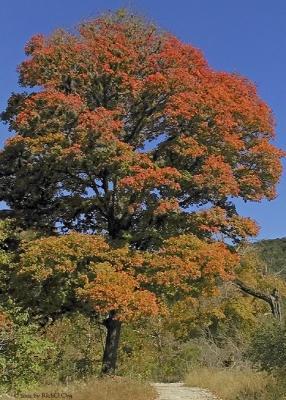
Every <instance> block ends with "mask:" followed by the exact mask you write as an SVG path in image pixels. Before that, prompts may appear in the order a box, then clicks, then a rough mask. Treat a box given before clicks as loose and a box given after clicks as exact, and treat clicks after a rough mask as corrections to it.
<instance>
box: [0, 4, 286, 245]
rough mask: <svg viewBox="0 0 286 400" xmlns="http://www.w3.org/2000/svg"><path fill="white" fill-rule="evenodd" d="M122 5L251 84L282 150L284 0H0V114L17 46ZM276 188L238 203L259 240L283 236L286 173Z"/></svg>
mask: <svg viewBox="0 0 286 400" xmlns="http://www.w3.org/2000/svg"><path fill="white" fill-rule="evenodd" d="M120 7H129V8H131V9H132V10H135V11H137V12H139V13H140V14H143V15H145V16H146V17H148V18H149V19H151V20H152V21H154V22H156V23H157V24H159V25H160V26H161V27H162V28H164V29H166V30H169V31H171V32H172V33H174V34H176V35H177V36H178V37H180V38H181V39H182V40H183V41H185V42H189V43H191V44H193V45H195V46H197V47H199V48H200V49H201V50H202V51H203V52H204V54H205V56H206V58H207V59H208V61H209V63H210V65H211V66H212V67H214V68H216V69H219V70H225V71H234V72H239V73H241V74H243V75H245V76H247V77H248V78H250V79H251V80H253V81H254V82H255V83H256V85H257V86H258V90H259V93H260V95H261V96H262V98H263V99H264V100H266V101H267V102H268V104H270V106H271V107H272V109H273V111H274V115H275V118H276V122H277V140H276V144H277V145H278V146H280V147H282V148H283V149H286V82H285V76H286V1H285V0H275V1H270V0H239V1H238V0H153V1H152V0H2V1H1V5H0V38H1V42H0V43H1V62H0V94H1V95H0V109H1V110H2V109H4V108H5V104H6V101H7V99H8V97H9V95H10V93H11V92H12V91H17V74H16V66H17V65H18V64H19V63H20V62H21V61H22V60H23V58H24V53H23V47H24V44H25V43H26V41H27V40H28V39H29V37H30V36H32V35H33V34H35V33H39V32H42V33H44V34H48V33H50V32H51V31H53V30H54V29H55V28H57V27H64V28H70V27H72V26H74V25H75V24H76V23H77V22H79V21H80V20H82V19H88V18H92V17H93V16H96V15H97V14H98V13H101V12H103V11H106V10H108V9H117V8H120ZM0 129H1V130H0V135H1V145H2V143H3V140H5V139H6V138H7V136H8V135H9V133H8V132H7V129H6V127H5V126H0ZM284 165H285V167H286V164H285V163H284ZM285 169H286V168H285ZM278 189H279V190H278V191H279V195H278V197H277V199H275V200H274V201H271V202H262V203H249V204H244V203H242V202H238V209H239V211H240V213H241V214H243V215H248V216H251V217H252V218H254V219H256V221H257V222H258V223H259V225H260V226H261V233H260V236H259V238H276V237H282V236H284V237H285V236H286V222H285V221H286V218H285V214H286V173H284V175H283V178H282V180H281V183H280V185H279V188H278Z"/></svg>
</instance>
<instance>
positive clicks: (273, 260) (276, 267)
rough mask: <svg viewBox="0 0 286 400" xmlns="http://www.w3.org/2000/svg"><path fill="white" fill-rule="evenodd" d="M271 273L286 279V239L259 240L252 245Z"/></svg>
mask: <svg viewBox="0 0 286 400" xmlns="http://www.w3.org/2000/svg"><path fill="white" fill-rule="evenodd" d="M253 246H254V247H255V248H256V249H257V250H258V252H259V255H260V257H261V259H262V260H263V261H264V262H265V263H266V265H267V266H268V268H269V270H270V271H271V272H274V273H275V272H276V273H277V272H280V275H281V276H284V277H285V278H286V238H281V239H269V240H260V241H259V242H256V243H254V244H253Z"/></svg>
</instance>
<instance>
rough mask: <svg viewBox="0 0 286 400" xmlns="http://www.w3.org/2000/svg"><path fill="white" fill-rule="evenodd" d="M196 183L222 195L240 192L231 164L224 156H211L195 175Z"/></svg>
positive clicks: (234, 194)
mask: <svg viewBox="0 0 286 400" xmlns="http://www.w3.org/2000/svg"><path fill="white" fill-rule="evenodd" d="M194 181H195V183H196V184H198V185H200V186H203V187H205V188H207V189H208V190H210V191H214V190H215V192H216V193H219V194H220V195H222V196H228V195H233V196H236V195H238V193H239V188H238V185H237V182H236V180H235V177H234V175H233V171H232V169H231V166H230V165H229V164H228V163H226V162H225V161H224V158H223V157H222V156H214V155H213V156H210V157H209V158H208V159H207V160H206V161H205V163H204V165H203V167H202V170H201V173H200V174H198V175H196V176H195V177H194Z"/></svg>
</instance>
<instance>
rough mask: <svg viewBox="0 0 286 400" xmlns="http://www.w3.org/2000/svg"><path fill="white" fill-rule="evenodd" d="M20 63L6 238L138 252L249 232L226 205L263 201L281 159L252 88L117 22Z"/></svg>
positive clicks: (267, 114)
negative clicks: (36, 236) (34, 232)
mask: <svg viewBox="0 0 286 400" xmlns="http://www.w3.org/2000/svg"><path fill="white" fill-rule="evenodd" d="M26 54H27V56H28V59H27V60H26V61H24V62H23V63H22V64H21V65H20V66H19V76H20V78H19V79H20V83H21V85H22V86H23V87H28V88H30V87H32V88H34V91H33V90H29V91H27V92H23V93H20V94H13V95H12V96H11V98H10V100H9V103H8V107H7V109H6V111H5V112H4V113H3V115H2V118H3V120H4V121H6V122H7V123H8V124H9V128H10V130H11V131H13V132H15V134H14V135H13V136H12V137H11V138H10V139H9V140H8V141H7V142H6V145H5V148H4V150H3V151H2V152H1V154H0V166H1V168H0V171H1V172H0V199H1V200H4V201H5V202H6V203H7V205H8V206H9V207H10V209H11V211H12V214H13V215H14V217H15V218H16V219H17V221H18V224H19V225H21V226H22V227H24V228H25V229H27V228H30V227H32V228H36V229H38V230H40V231H42V232H44V233H46V234H47V233H48V234H51V233H52V234H55V230H57V231H58V233H60V232H67V231H70V230H75V231H77V232H81V233H84V234H96V235H103V236H104V237H105V238H106V240H107V241H108V242H109V243H110V244H108V245H109V246H111V247H113V246H116V245H119V246H121V245H123V244H124V243H127V244H128V246H129V248H130V249H137V250H144V251H149V252H152V251H154V250H155V249H157V248H160V246H161V245H162V241H163V240H165V239H168V238H172V237H175V236H178V235H182V234H193V235H195V236H197V237H198V238H201V239H204V240H206V241H211V240H213V239H219V240H222V239H223V238H225V237H226V238H228V239H230V240H232V241H234V242H236V241H239V240H241V239H244V238H246V237H247V236H249V235H255V234H256V233H257V227H256V225H255V223H254V222H253V221H251V220H250V219H249V218H243V217H241V216H239V215H238V213H237V211H236V209H235V205H234V202H233V199H234V198H237V197H240V198H242V199H243V200H245V201H250V200H252V201H260V200H261V199H263V198H267V199H272V198H274V197H275V186H276V184H277V182H278V180H279V177H280V174H281V163H280V158H281V156H282V152H281V151H280V150H279V149H277V148H276V147H275V146H274V145H272V144H271V143H270V141H271V140H272V138H273V136H274V128H273V119H272V115H271V111H270V109H269V107H268V106H267V105H266V104H265V103H264V102H263V101H262V100H261V99H260V98H259V96H258V95H257V93H256V89H255V87H254V85H253V84H252V83H251V82H249V81H247V80H246V79H245V78H243V77H240V76H239V75H236V74H229V73H222V72H216V71H214V70H213V69H212V68H210V67H209V66H208V64H207V62H206V60H205V58H204V57H203V55H202V54H201V52H200V51H199V50H197V49H195V48H194V47H192V46H191V45H188V44H184V43H182V42H181V41H180V40H178V39H177V38H175V37H174V36H172V35H171V34H169V33H165V32H161V31H159V30H158V29H156V27H154V26H153V25H151V24H148V23H145V22H144V21H141V20H140V19H138V18H137V17H135V16H133V15H128V14H126V13H124V12H120V13H117V14H111V15H107V16H104V17H101V18H97V19H94V20H92V21H90V22H86V23H82V24H80V25H79V27H78V30H77V32H75V33H69V32H66V31H64V30H58V31H56V32H55V33H53V34H52V35H51V36H50V37H44V36H42V35H36V36H34V37H33V38H32V39H31V40H30V41H29V43H28V44H27V46H26ZM49 240H51V241H52V240H53V239H49ZM102 240H103V239H102ZM220 249H221V248H220V247H218V248H217V250H218V251H220ZM168 257H169V256H168ZM168 257H167V259H168ZM170 257H172V255H170ZM210 257H213V254H212V253H211V255H210ZM178 258H180V256H178ZM170 259H171V260H172V262H173V261H174V260H173V259H172V258H170ZM165 261H166V260H165ZM153 262H154V261H153ZM196 262H197V265H200V262H199V260H197V261H196ZM59 265H60V264H59ZM195 265H196V263H195ZM174 266H177V267H180V262H179V261H176V262H175V263H174ZM71 268H74V266H73V267H71ZM162 268H163V267H162ZM168 269H169V267H168ZM115 270H116V268H115ZM198 270H200V268H199V269H198ZM113 271H114V269H113V270H112V271H111V270H110V274H111V276H112V274H113ZM146 272H147V271H146ZM161 273H162V277H164V272H163V271H162V272H161ZM176 274H177V271H176V269H174V270H173V275H174V285H173V286H174V290H175V288H176V278H175V277H176ZM185 274H187V271H185ZM147 275H148V272H147ZM44 276H45V274H44ZM117 276H119V275H116V278H115V279H117ZM162 279H163V278H162ZM95 285H96V284H95ZM118 286H120V285H118ZM47 287H49V286H47ZM97 289H98V288H97ZM90 290H91V288H90ZM88 293H89V296H87V297H89V298H90V299H92V297H93V295H94V293H96V290H94V291H91V292H90V291H89V292H88ZM90 293H93V294H92V295H91V294H90ZM109 306H110V305H109ZM110 308H111V309H110V310H109V311H110V313H109V318H110V319H109V322H110V323H111V322H113V321H116V320H117V319H118V318H119V316H117V315H116V313H115V314H114V313H113V312H111V311H112V307H110ZM118 329H119V328H118ZM118 334H119V333H118V332H117V334H116V335H117V336H118ZM116 335H115V336H116Z"/></svg>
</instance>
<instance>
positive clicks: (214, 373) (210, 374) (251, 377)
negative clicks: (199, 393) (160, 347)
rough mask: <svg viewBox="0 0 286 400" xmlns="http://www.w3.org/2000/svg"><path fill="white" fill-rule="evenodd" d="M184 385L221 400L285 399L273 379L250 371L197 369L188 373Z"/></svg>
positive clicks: (265, 374)
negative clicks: (196, 388)
mask: <svg viewBox="0 0 286 400" xmlns="http://www.w3.org/2000/svg"><path fill="white" fill-rule="evenodd" d="M185 383H186V385H187V386H193V387H201V388H203V389H208V390H210V391H211V392H212V393H214V394H215V395H217V396H218V397H219V398H220V399H222V400H284V399H286V395H285V396H284V394H283V391H282V389H281V388H280V387H279V385H278V383H277V381H276V380H275V378H273V377H272V376H270V375H268V374H267V373H265V372H258V371H254V370H251V369H244V370H236V369H219V368H197V369H194V370H192V371H190V372H189V374H188V375H187V376H186V378H185ZM284 393H285V392H284Z"/></svg>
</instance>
